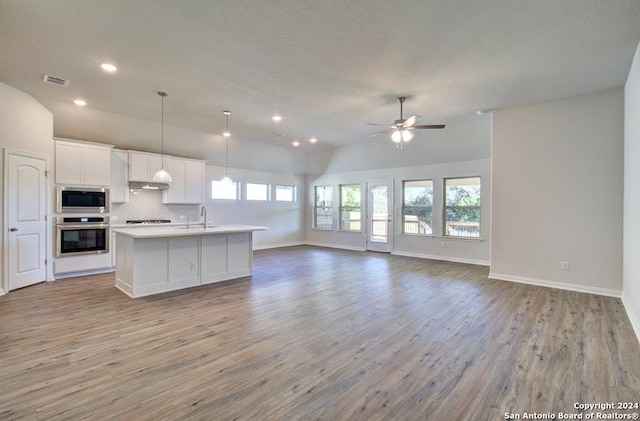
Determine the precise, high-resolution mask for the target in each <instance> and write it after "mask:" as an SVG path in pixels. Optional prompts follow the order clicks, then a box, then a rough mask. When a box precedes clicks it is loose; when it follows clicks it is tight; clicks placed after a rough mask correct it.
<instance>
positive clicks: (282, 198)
mask: <svg viewBox="0 0 640 421" xmlns="http://www.w3.org/2000/svg"><path fill="white" fill-rule="evenodd" d="M295 201H296V186H282V185H276V202H295Z"/></svg>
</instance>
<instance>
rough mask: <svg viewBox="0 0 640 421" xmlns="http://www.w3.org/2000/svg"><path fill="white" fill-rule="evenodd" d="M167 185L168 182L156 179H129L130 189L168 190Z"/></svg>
mask: <svg viewBox="0 0 640 421" xmlns="http://www.w3.org/2000/svg"><path fill="white" fill-rule="evenodd" d="M169 187H170V185H169V183H158V182H157V181H129V188H130V189H143V190H169Z"/></svg>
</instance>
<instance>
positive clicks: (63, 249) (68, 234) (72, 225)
mask: <svg viewBox="0 0 640 421" xmlns="http://www.w3.org/2000/svg"><path fill="white" fill-rule="evenodd" d="M109 238H110V233H109V217H108V216H85V217H57V218H56V257H64V256H77V255H82V254H100V253H108V252H109Z"/></svg>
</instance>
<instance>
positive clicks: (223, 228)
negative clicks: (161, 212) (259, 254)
mask: <svg viewBox="0 0 640 421" xmlns="http://www.w3.org/2000/svg"><path fill="white" fill-rule="evenodd" d="M268 229H269V228H267V227H262V226H257V225H241V224H231V225H209V226H207V227H206V228H203V227H202V226H197V225H196V226H191V227H187V226H186V225H180V226H171V227H167V226H163V227H145V228H144V229H139V228H124V227H122V228H121V227H117V228H116V227H114V228H113V229H112V230H113V232H115V233H116V234H122V235H125V236H127V237H131V238H161V237H184V236H191V235H213V234H231V233H238V232H253V231H265V230H268Z"/></svg>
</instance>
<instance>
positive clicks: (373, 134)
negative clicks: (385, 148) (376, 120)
mask: <svg viewBox="0 0 640 421" xmlns="http://www.w3.org/2000/svg"><path fill="white" fill-rule="evenodd" d="M384 133H389V130H383V131H381V132H375V133H371V134H370V135H369V136H367V137H374V136H378V135H381V134H384Z"/></svg>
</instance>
